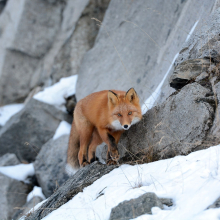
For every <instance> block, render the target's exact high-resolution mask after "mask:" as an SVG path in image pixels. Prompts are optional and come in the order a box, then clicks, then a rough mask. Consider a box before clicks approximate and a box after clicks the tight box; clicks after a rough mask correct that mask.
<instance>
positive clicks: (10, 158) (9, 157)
mask: <svg viewBox="0 0 220 220" xmlns="http://www.w3.org/2000/svg"><path fill="white" fill-rule="evenodd" d="M18 164H20V161H19V160H18V158H17V157H16V155H15V154H9V153H7V154H4V155H3V156H1V157H0V166H14V165H18Z"/></svg>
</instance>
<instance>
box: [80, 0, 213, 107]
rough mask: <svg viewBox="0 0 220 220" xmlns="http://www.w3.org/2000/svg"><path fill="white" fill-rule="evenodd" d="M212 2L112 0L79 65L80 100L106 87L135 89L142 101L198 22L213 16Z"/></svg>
mask: <svg viewBox="0 0 220 220" xmlns="http://www.w3.org/2000/svg"><path fill="white" fill-rule="evenodd" d="M214 2H215V1H214V0H211V1H210V0H203V1H199V2H198V1H181V0H178V1H173V0H169V1H162V0H156V1H150V0H148V1H146V0H140V1H126V0H123V1H120V2H118V1H117V0H112V1H111V2H110V4H109V7H108V9H107V11H106V14H105V17H104V20H103V23H102V24H100V23H99V22H98V21H97V24H98V25H101V28H100V31H99V34H98V36H97V38H96V41H95V45H94V47H93V48H92V49H91V50H90V51H88V52H87V53H86V55H85V56H84V59H83V62H82V65H81V67H80V70H79V78H78V82H77V88H76V97H77V100H79V99H81V98H83V97H85V96H86V95H88V94H90V93H92V92H96V91H99V90H103V89H113V88H114V89H120V90H128V89H129V88H131V87H134V88H135V89H136V90H137V93H138V94H139V96H140V99H141V103H143V102H144V101H145V100H146V99H147V98H148V97H149V96H150V95H151V93H152V92H153V91H154V90H155V89H156V87H157V86H158V85H159V83H160V82H161V80H162V79H163V77H164V75H165V74H166V72H167V70H168V69H169V66H170V65H171V63H172V60H173V58H174V56H175V54H176V53H177V52H179V50H180V49H181V46H182V43H183V42H184V41H185V40H186V38H187V35H188V33H189V32H190V29H191V28H192V27H193V25H194V23H195V22H196V20H197V19H199V17H200V16H201V17H203V16H205V15H207V14H209V13H210V11H211V9H212V7H213V4H214ZM186 17H187V19H186ZM180 27H184V28H180ZM88 85H89V86H88ZM165 95H166V94H165Z"/></svg>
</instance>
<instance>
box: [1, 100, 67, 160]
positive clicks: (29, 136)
mask: <svg viewBox="0 0 220 220" xmlns="http://www.w3.org/2000/svg"><path fill="white" fill-rule="evenodd" d="M62 120H67V121H68V122H70V121H71V116H69V115H67V114H66V113H64V112H62V111H60V110H58V109H56V108H55V107H54V106H52V105H48V104H46V103H42V102H39V101H37V100H35V99H32V100H30V101H29V102H28V103H27V105H26V106H25V107H24V108H23V109H22V110H21V111H20V112H18V113H17V114H16V115H14V116H13V117H11V119H10V120H9V121H8V122H7V123H6V124H5V126H4V127H3V128H2V129H1V131H0V156H1V155H4V154H5V153H14V154H16V156H17V157H18V159H19V160H20V161H26V162H32V161H34V160H35V158H36V156H37V154H38V153H39V151H40V149H41V147H42V146H43V144H45V143H46V142H47V141H48V140H49V139H51V138H52V137H53V135H54V133H55V131H56V129H57V127H58V126H59V123H60V121H62Z"/></svg>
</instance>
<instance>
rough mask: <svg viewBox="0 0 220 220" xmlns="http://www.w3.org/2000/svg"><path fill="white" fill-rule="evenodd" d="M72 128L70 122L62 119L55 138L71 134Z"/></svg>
mask: <svg viewBox="0 0 220 220" xmlns="http://www.w3.org/2000/svg"><path fill="white" fill-rule="evenodd" d="M70 130H71V124H69V123H68V122H66V121H61V122H60V124H59V126H58V128H57V130H56V132H55V134H54V136H53V140H56V139H57V138H59V137H61V136H62V135H66V134H67V135H69V134H70Z"/></svg>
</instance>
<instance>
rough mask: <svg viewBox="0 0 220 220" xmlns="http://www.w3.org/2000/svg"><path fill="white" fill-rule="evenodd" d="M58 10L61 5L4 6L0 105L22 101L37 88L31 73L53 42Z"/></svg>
mask: <svg viewBox="0 0 220 220" xmlns="http://www.w3.org/2000/svg"><path fill="white" fill-rule="evenodd" d="M62 8H63V2H61V1H59V2H57V3H56V4H50V3H48V2H47V1H41V0H33V1H29V0H20V1H17V0H9V1H8V2H7V4H6V6H5V8H4V10H3V12H2V14H1V18H0V104H8V103H12V102H20V101H23V100H24V99H25V97H26V96H27V95H28V93H29V92H30V90H31V89H33V88H34V87H35V86H37V85H39V81H34V83H33V77H34V74H33V73H34V72H35V69H36V68H37V66H38V65H39V61H40V58H41V57H42V56H44V55H45V54H46V53H47V51H48V49H49V48H50V47H51V45H52V43H53V41H54V38H55V36H56V33H57V30H58V29H59V27H60V22H61V19H62V16H61V15H62ZM21 79H22V80H21Z"/></svg>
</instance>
